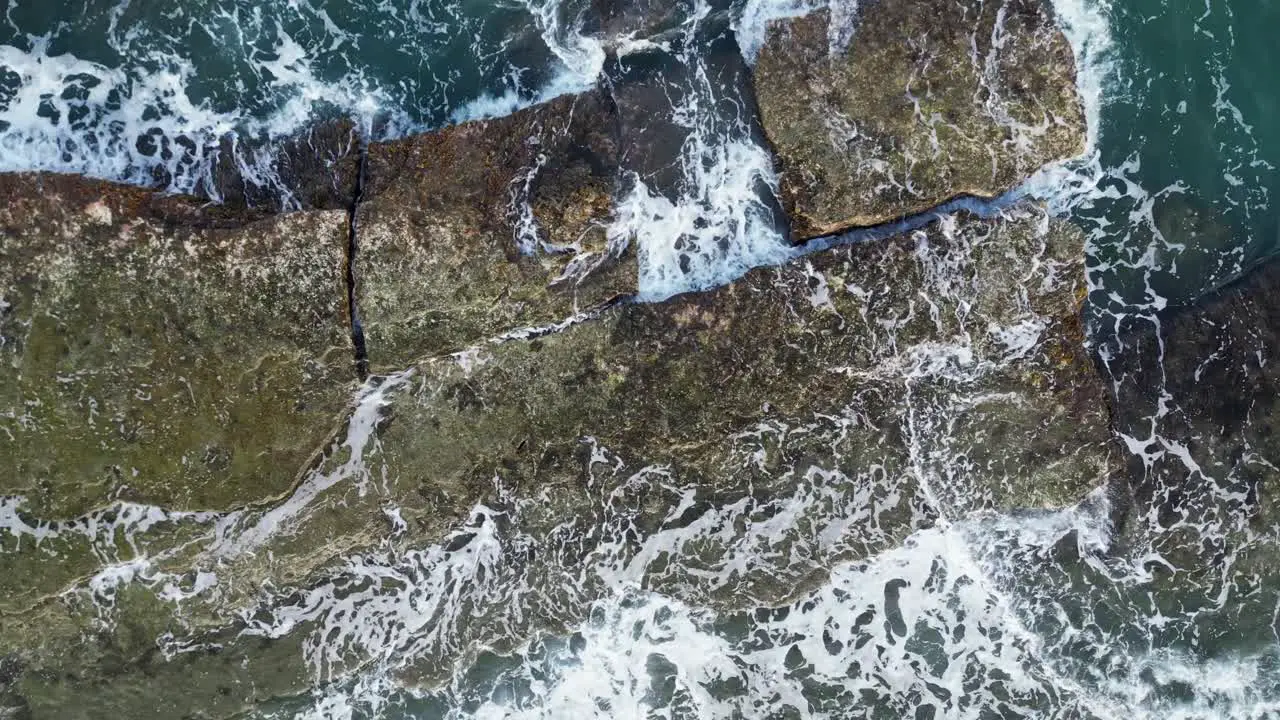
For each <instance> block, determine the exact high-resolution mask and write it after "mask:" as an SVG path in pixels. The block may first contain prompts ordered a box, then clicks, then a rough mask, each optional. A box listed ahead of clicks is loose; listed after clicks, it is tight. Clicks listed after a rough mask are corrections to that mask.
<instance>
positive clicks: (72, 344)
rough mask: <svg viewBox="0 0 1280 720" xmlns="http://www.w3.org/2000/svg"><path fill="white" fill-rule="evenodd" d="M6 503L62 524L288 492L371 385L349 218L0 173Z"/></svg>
mask: <svg viewBox="0 0 1280 720" xmlns="http://www.w3.org/2000/svg"><path fill="white" fill-rule="evenodd" d="M0 197H4V198H5V203H4V207H2V208H0V291H2V292H3V304H2V305H0V308H2V310H0V337H2V338H3V341H2V342H0V387H3V389H2V390H0V435H3V436H4V438H5V440H4V442H3V444H0V458H3V459H2V460H0V464H3V465H4V467H5V468H6V469H7V471H6V472H5V474H4V477H3V479H0V494H3V495H17V496H22V497H24V498H25V499H26V504H25V505H24V506H23V510H24V511H26V512H29V513H31V514H33V515H34V516H35V517H39V518H42V519H46V520H51V519H59V518H63V519H65V518H71V517H75V516H77V515H81V514H83V513H86V512H87V511H89V510H92V509H94V508H98V507H101V506H104V505H106V504H108V503H110V502H112V501H117V500H123V501H133V502H140V503H147V504H154V505H160V506H164V507H167V508H170V509H175V510H226V509H230V508H234V507H241V506H245V505H251V504H254V503H258V502H268V501H271V500H273V499H275V498H278V497H280V496H281V495H283V494H285V493H287V492H288V491H289V489H290V488H291V486H292V485H293V483H294V481H295V478H296V477H297V475H298V472H299V470H300V469H301V468H302V467H303V466H305V464H306V462H307V459H308V457H309V456H310V455H311V454H312V453H313V451H314V449H315V448H316V447H317V446H319V445H321V444H322V443H323V442H324V440H325V438H326V437H328V436H329V434H330V433H331V432H332V431H333V427H334V425H335V424H336V423H337V421H338V420H339V416H340V415H341V413H342V411H343V409H344V408H345V406H346V404H347V402H348V401H349V398H350V394H351V389H352V386H353V380H354V375H353V372H352V365H351V351H350V342H349V340H348V338H347V329H346V317H347V310H346V307H345V301H344V298H345V294H344V290H343V288H344V283H343V265H344V262H345V247H346V225H347V223H346V214H345V213H344V212H341V211H333V212H314V213H307V214H294V215H283V216H278V217H258V216H256V215H254V214H253V213H251V212H248V211H240V210H235V209H232V208H226V207H206V206H204V205H202V204H201V203H199V202H197V201H195V200H192V199H185V198H176V197H162V196H158V195H155V194H152V193H149V192H147V191H144V190H138V189H133V188H125V187H121V186H117V185H112V184H109V183H103V182H97V181H93V180H86V179H82V178H78V177H72V176H59V175H5V176H0Z"/></svg>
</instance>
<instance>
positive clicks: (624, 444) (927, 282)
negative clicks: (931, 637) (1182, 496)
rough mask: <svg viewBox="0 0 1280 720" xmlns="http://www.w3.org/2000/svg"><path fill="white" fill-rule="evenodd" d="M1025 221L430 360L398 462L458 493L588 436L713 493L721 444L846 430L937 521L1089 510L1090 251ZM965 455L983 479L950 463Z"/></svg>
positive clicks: (1094, 412)
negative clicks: (912, 484)
mask: <svg viewBox="0 0 1280 720" xmlns="http://www.w3.org/2000/svg"><path fill="white" fill-rule="evenodd" d="M1021 212H1024V213H1031V215H1027V216H1023V217H1021V218H1019V219H1017V220H1016V221H1007V222H1004V221H1002V222H996V223H991V222H988V221H983V220H978V219H963V218H960V219H958V218H950V219H948V220H946V221H943V222H942V223H940V224H935V225H934V226H931V227H930V228H929V229H927V230H923V231H919V232H916V233H912V234H908V235H905V236H900V237H897V238H894V239H891V240H888V241H884V242H871V243H865V244H859V245H854V246H848V247H841V248H837V249H834V250H830V251H826V252H823V253H820V254H817V255H813V256H810V257H807V258H804V259H801V260H798V261H794V262H792V263H789V264H788V265H786V266H783V267H781V268H769V269H760V270H756V271H753V272H751V273H749V274H748V275H747V276H746V277H744V278H743V279H741V280H739V281H737V282H734V283H732V284H730V285H728V286H725V287H723V288H719V289H716V290H712V291H708V292H705V293H698V294H692V295H686V296H681V297H678V298H675V299H673V300H671V301H669V302H666V303H661V304H655V305H630V306H626V307H624V308H621V309H618V310H616V311H614V312H610V313H609V314H607V315H606V316H604V317H601V318H598V319H596V320H594V321H589V322H584V323H581V324H579V325H576V326H573V327H570V328H567V329H565V330H564V331H562V332H559V333H556V334H554V335H551V336H548V337H545V338H537V339H531V340H520V341H511V342H507V343H504V344H502V345H500V346H498V347H496V348H493V349H492V350H485V349H481V350H480V351H479V353H478V354H476V355H474V356H469V357H467V358H465V359H464V360H458V359H438V360H431V361H428V362H427V363H426V364H424V365H423V366H421V368H420V371H419V372H420V373H421V377H420V378H419V379H417V380H416V381H415V382H416V383H419V384H420V385H421V389H420V391H419V392H416V393H414V394H413V395H412V399H409V400H406V401H402V402H398V403H396V404H395V405H394V416H393V417H394V421H393V422H392V423H391V425H390V427H389V428H388V429H387V431H386V433H385V434H384V436H383V437H382V449H383V452H384V453H385V454H386V455H387V456H388V460H387V464H388V466H389V467H390V468H392V472H400V473H416V474H419V475H420V476H421V477H422V478H423V481H424V482H426V483H427V484H429V485H430V486H432V487H434V488H437V489H442V490H443V491H446V492H447V493H448V494H449V495H451V496H454V495H467V494H468V492H467V490H466V488H475V487H479V486H484V485H486V484H487V483H488V482H489V481H490V480H491V479H492V478H493V477H494V475H495V474H497V475H498V476H504V475H505V473H504V468H507V469H511V468H517V467H526V468H531V469H536V468H545V467H547V460H546V458H547V453H548V451H549V450H550V449H552V448H556V447H558V446H559V447H563V446H565V445H566V444H573V443H576V442H577V441H578V440H579V439H580V438H583V437H591V438H593V439H594V441H595V442H597V443H598V444H599V445H600V446H602V447H605V448H608V449H609V450H611V451H612V452H615V453H617V454H618V455H620V456H621V457H624V458H628V459H629V460H631V461H633V462H636V463H639V464H640V465H646V464H654V463H660V464H665V465H669V466H671V467H676V468H680V469H681V472H683V473H686V474H687V475H688V477H690V478H697V479H698V480H699V481H700V482H702V483H708V484H710V485H712V486H714V485H716V484H719V483H722V482H724V481H726V479H730V478H737V476H739V475H740V474H741V473H740V470H741V469H740V468H738V467H736V465H735V464H734V463H732V462H729V460H730V456H731V455H732V453H730V452H729V450H728V448H729V446H730V445H733V444H734V443H735V442H738V441H739V440H740V439H741V434H742V433H749V431H750V430H751V429H752V428H757V427H759V426H762V425H771V424H780V425H782V426H792V427H794V426H798V425H804V424H806V423H811V422H815V421H818V420H820V419H821V418H823V417H846V418H847V419H848V420H849V424H848V432H849V433H851V434H853V435H864V436H865V437H864V440H865V442H867V443H868V444H870V445H874V446H876V447H879V448H881V450H879V451H877V452H884V453H887V454H888V455H890V456H897V458H898V459H899V461H900V462H901V463H903V465H902V471H903V472H907V471H908V469H907V467H906V464H907V462H908V459H910V464H911V465H912V466H913V468H912V469H911V470H910V472H911V473H912V474H914V475H917V476H920V477H917V480H923V481H924V482H925V483H927V484H929V485H930V488H929V491H930V493H931V494H932V495H933V496H934V497H935V498H936V499H937V500H939V501H942V502H945V503H947V506H945V507H940V508H938V510H939V511H940V512H942V513H944V514H951V513H956V514H959V513H963V512H969V511H971V510H975V509H982V508H984V507H986V508H1000V509H1008V508H1017V507H1059V506H1063V505H1067V504H1070V503H1073V502H1076V501H1078V500H1079V499H1080V498H1082V497H1083V496H1084V495H1085V494H1086V493H1087V492H1088V491H1090V490H1092V489H1094V488H1096V487H1098V486H1099V485H1101V484H1103V483H1105V482H1106V481H1107V479H1108V478H1109V477H1110V475H1111V474H1112V473H1113V472H1114V470H1115V467H1114V462H1115V458H1114V457H1113V450H1114V448H1113V445H1112V442H1111V440H1110V436H1109V432H1108V429H1107V422H1108V416H1107V412H1106V410H1105V404H1104V402H1103V400H1104V389H1103V387H1102V384H1101V381H1100V379H1099V378H1098V376H1097V374H1096V372H1095V371H1094V368H1093V364H1092V362H1091V360H1090V359H1089V357H1088V355H1087V353H1086V351H1085V349H1084V336H1083V330H1082V326H1081V323H1080V319H1079V316H1078V311H1079V302H1080V300H1081V298H1082V297H1083V238H1082V236H1081V235H1080V233H1079V232H1078V231H1077V230H1075V229H1074V228H1073V227H1072V226H1070V225H1068V224H1065V223H1061V222H1058V221H1049V220H1045V219H1044V218H1043V217H1036V216H1035V214H1034V211H1031V210H1026V209H1023V210H1022V211H1021ZM851 404H853V405H859V404H860V405H863V406H865V407H863V408H862V410H860V411H857V412H853V411H850V410H849V408H850V407H851ZM926 426H927V428H928V431H927V432H926ZM943 442H948V443H950V447H948V448H946V449H945V452H944V451H943V448H941V446H940V444H941V443H943ZM825 452H826V453H827V454H828V455H830V460H831V461H832V462H835V461H836V460H837V458H838V462H839V463H840V464H841V465H844V464H847V465H848V466H849V467H851V468H858V467H864V466H867V465H869V464H871V463H869V462H868V458H864V457H859V456H857V455H856V454H854V455H851V456H850V455H842V454H840V453H835V452H833V451H831V450H829V449H828V450H827V451H825ZM966 454H967V457H968V458H969V461H970V463H971V466H970V467H968V468H966V469H964V470H963V471H960V470H958V469H956V468H947V467H944V462H943V460H944V458H948V459H952V460H954V459H955V458H956V457H963V456H966ZM553 455H559V456H563V455H564V454H563V453H562V452H560V451H556V452H555V453H553ZM578 472H579V471H578V470H575V471H574V472H573V476H574V477H577V476H578ZM767 474H768V473H766V475H767ZM739 480H740V478H737V479H734V480H733V482H738V481H739ZM758 480H759V481H765V480H766V479H765V478H764V477H761V478H758ZM557 481H561V482H564V481H569V477H567V476H565V477H560V478H558V479H557ZM545 484H546V483H545V482H544V481H543V480H538V481H536V482H531V483H530V484H529V488H528V489H529V490H530V491H532V490H533V489H534V488H539V487H543V486H544V485H545ZM961 497H965V498H970V500H969V501H968V503H969V505H972V506H968V505H966V506H963V507H961V506H959V505H958V503H960V502H961V501H960V499H959V498H961ZM972 498H978V500H973V499H972Z"/></svg>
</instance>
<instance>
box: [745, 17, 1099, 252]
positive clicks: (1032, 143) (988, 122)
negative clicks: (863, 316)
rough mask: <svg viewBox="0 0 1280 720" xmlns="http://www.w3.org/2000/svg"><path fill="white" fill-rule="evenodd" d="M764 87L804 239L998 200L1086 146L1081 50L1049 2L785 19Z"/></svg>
mask: <svg viewBox="0 0 1280 720" xmlns="http://www.w3.org/2000/svg"><path fill="white" fill-rule="evenodd" d="M755 89H756V95H757V98H758V101H759V104H760V114H761V120H762V122H763V124H764V127H765V130H766V132H767V134H768V136H769V140H770V141H771V143H772V144H773V147H774V150H775V151H776V153H777V156H778V162H779V170H780V192H781V196H782V202H783V205H784V207H785V208H786V209H787V211H788V212H789V213H790V215H791V218H792V227H793V230H794V232H795V235H796V237H797V239H804V238H811V237H816V236H821V235H828V234H833V233H837V232H840V231H843V230H846V229H849V228H852V227H859V226H869V225H874V224H878V223H882V222H885V221H888V220H892V219H895V218H899V217H902V216H905V215H910V214H913V213H917V212H921V211H924V210H927V209H929V208H931V207H933V206H936V205H938V204H940V203H942V202H943V201H945V200H948V199H950V198H954V197H956V196H964V195H971V196H978V197H987V198H989V197H995V196H998V195H1000V194H1002V193H1004V192H1005V191H1007V190H1009V189H1010V188H1011V187H1012V186H1013V185H1015V184H1017V183H1018V182H1019V181H1021V180H1023V179H1025V178H1026V177H1028V176H1029V175H1031V174H1032V173H1033V172H1035V171H1036V170H1038V169H1039V168H1040V167H1041V166H1042V165H1044V164H1046V163H1050V162H1053V161H1056V160H1061V159H1065V158H1069V157H1072V156H1074V155H1077V154H1079V153H1080V152H1081V151H1082V150H1083V143H1084V117H1083V111H1082V108H1081V104H1080V99H1079V98H1078V96H1077V94H1076V86H1075V63H1074V59H1073V57H1072V52H1071V48H1070V46H1069V44H1068V43H1067V40H1066V38H1065V37H1064V36H1063V35H1062V33H1061V32H1060V31H1059V30H1058V29H1057V28H1056V26H1055V25H1054V21H1053V18H1052V15H1051V12H1050V9H1049V8H1048V6H1047V3H1044V2H1042V1H1041V0H1010V1H1009V2H970V1H968V0H961V1H960V2H953V1H951V0H936V1H935V0H912V1H910V2H890V1H888V0H875V1H873V2H869V3H865V4H863V5H861V6H860V8H859V12H858V15H857V18H856V20H854V19H850V18H839V19H833V15H832V13H831V12H830V11H829V10H826V9H823V10H819V11H816V12H814V13H811V14H809V15H807V16H803V17H799V18H791V19H784V20H778V21H775V22H773V23H771V24H770V26H769V28H768V31H767V36H766V39H765V43H764V46H763V48H762V49H761V51H760V54H759V58H758V60H757V64H756V68H755Z"/></svg>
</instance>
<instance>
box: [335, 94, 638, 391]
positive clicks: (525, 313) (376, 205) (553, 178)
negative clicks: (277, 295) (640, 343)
mask: <svg viewBox="0 0 1280 720" xmlns="http://www.w3.org/2000/svg"><path fill="white" fill-rule="evenodd" d="M617 132H618V122H617V118H616V112H615V110H614V109H613V105H612V103H611V102H610V101H609V100H608V98H607V96H606V94H605V93H604V92H603V91H592V92H588V93H584V94H581V95H568V96H564V97H561V98H558V99H556V100H552V101H550V102H547V103H544V104H542V105H537V106H534V107H532V108H528V109H525V110H521V111H519V112H516V113H514V114H512V115H510V116H507V117H503V118H497V119H493V120H483V121H476V122H469V123H464V124H462V125H456V126H452V127H448V128H444V129H442V130H438V131H436V132H431V133H426V134H423V135H415V136H413V137H410V138H407V139H404V140H396V141H391V142H386V143H374V144H373V145H371V146H370V148H369V160H368V171H367V182H366V187H365V191H364V201H363V202H361V204H360V206H359V212H358V215H357V227H358V231H359V235H358V237H359V253H358V255H357V263H356V275H357V281H358V293H357V297H358V301H357V305H358V307H359V309H360V313H361V317H362V320H363V324H364V330H365V335H366V338H367V342H368V348H369V356H370V358H369V359H370V362H371V364H372V365H373V366H374V367H375V368H381V369H383V370H394V369H398V368H403V367H406V366H407V365H408V364H410V363H411V362H412V361H413V360H414V359H415V358H418V357H422V356H424V355H436V354H442V353H447V352H453V351H457V350H461V349H463V348H465V347H467V346H468V345H471V344H473V343H475V342H478V341H480V340H482V339H484V338H487V337H491V336H494V335H498V334H500V333H502V332H505V331H509V330H513V329H517V328H520V327H525V326H536V325H545V324H550V323H554V322H558V321H560V320H563V319H564V318H566V317H568V316H570V315H573V314H574V313H575V312H577V311H578V310H580V309H587V308H590V307H592V306H595V305H598V304H600V303H602V302H606V301H608V300H610V299H612V298H614V297H616V296H618V295H628V294H632V293H634V292H635V289H636V281H637V274H636V267H635V261H634V253H632V252H630V249H629V248H627V247H626V244H625V242H622V243H621V244H620V243H618V242H616V241H613V240H611V239H610V238H609V237H608V233H607V227H608V223H609V221H610V219H611V215H612V211H613V195H614V186H615V183H616V181H617Z"/></svg>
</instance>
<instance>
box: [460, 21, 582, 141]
mask: <svg viewBox="0 0 1280 720" xmlns="http://www.w3.org/2000/svg"><path fill="white" fill-rule="evenodd" d="M565 2H566V0H522V4H523V7H524V8H525V9H527V10H528V11H529V14H530V15H531V16H532V17H533V22H534V25H535V26H536V27H537V29H538V31H539V33H540V34H541V36H542V41H543V42H544V43H546V46H547V48H548V49H549V50H550V51H551V54H552V55H553V56H554V57H555V60H556V65H557V67H555V68H554V69H553V72H554V74H553V75H552V78H551V80H550V81H549V82H547V83H546V84H544V85H543V86H542V87H540V88H538V89H536V90H533V91H530V90H529V89H527V88H525V87H524V86H523V83H522V82H521V73H518V72H516V73H512V74H510V75H509V85H510V88H509V89H508V90H507V91H506V92H505V93H503V94H501V95H492V94H484V95H481V96H480V97H477V98H476V99H474V100H471V101H469V102H467V103H464V104H463V105H462V106H461V107H459V108H457V109H456V110H454V111H453V113H451V114H450V119H452V120H453V121H454V122H465V121H468V120H479V119H482V118H490V117H501V116H504V115H510V114H511V113H513V112H515V111H517V110H519V109H521V108H524V107H528V106H530V105H536V104H538V103H541V102H546V101H548V100H552V99H554V98H557V97H560V96H561V95H568V94H570V93H579V92H584V91H586V90H589V89H591V88H592V87H593V86H595V84H596V81H597V80H598V79H599V78H600V71H601V70H603V69H604V61H605V51H604V45H603V44H602V43H601V42H600V40H599V39H598V38H594V37H591V36H588V35H585V34H583V32H582V23H583V18H582V16H581V15H578V16H574V17H573V18H570V19H568V20H566V19H565V17H566V13H565V12H564V8H563V5H564V4H565Z"/></svg>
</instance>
